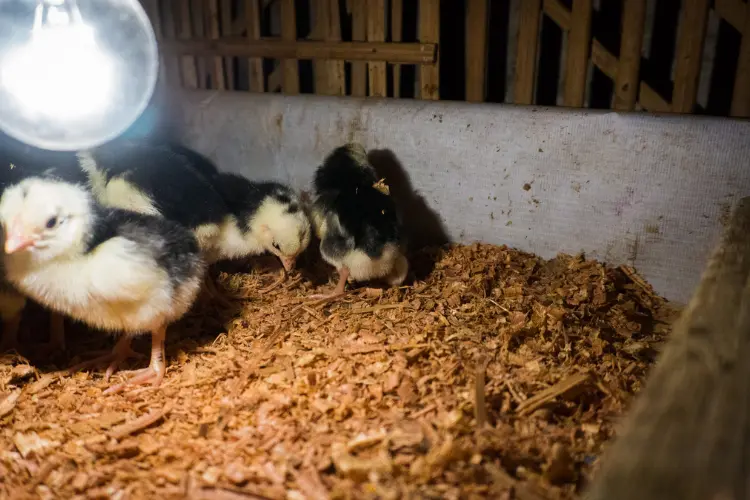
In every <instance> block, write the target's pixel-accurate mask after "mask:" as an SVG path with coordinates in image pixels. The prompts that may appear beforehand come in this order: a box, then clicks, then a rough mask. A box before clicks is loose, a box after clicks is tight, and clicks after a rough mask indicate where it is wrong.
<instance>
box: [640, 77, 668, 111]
mask: <svg viewBox="0 0 750 500" xmlns="http://www.w3.org/2000/svg"><path fill="white" fill-rule="evenodd" d="M638 104H640V105H641V107H642V108H643V109H645V110H646V111H649V112H651V113H668V112H669V111H670V110H671V109H672V108H671V107H670V105H669V103H668V102H667V101H665V100H664V99H663V98H662V97H661V96H660V95H659V94H657V93H656V91H655V90H654V89H652V88H651V87H650V86H649V85H648V84H647V83H646V82H641V85H640V96H639V98H638Z"/></svg>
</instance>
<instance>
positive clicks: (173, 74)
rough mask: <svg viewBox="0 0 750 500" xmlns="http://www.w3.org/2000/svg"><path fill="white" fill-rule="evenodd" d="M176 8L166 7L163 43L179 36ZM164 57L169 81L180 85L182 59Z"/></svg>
mask: <svg viewBox="0 0 750 500" xmlns="http://www.w3.org/2000/svg"><path fill="white" fill-rule="evenodd" d="M170 5H172V4H170ZM175 10H176V9H175V8H169V7H168V6H167V7H166V8H164V11H163V20H162V25H163V29H162V33H163V35H164V36H163V38H162V40H160V43H163V42H164V40H174V39H176V38H177V20H176V19H175ZM163 59H164V60H165V61H166V64H167V83H168V84H169V85H173V86H174V87H179V86H180V84H181V83H180V82H181V74H180V61H179V60H178V59H177V58H176V57H164V58H163Z"/></svg>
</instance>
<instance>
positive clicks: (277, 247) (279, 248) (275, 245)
mask: <svg viewBox="0 0 750 500" xmlns="http://www.w3.org/2000/svg"><path fill="white" fill-rule="evenodd" d="M273 247H274V248H275V249H276V250H278V251H279V252H280V251H281V247H280V246H279V244H278V243H276V242H274V243H273Z"/></svg>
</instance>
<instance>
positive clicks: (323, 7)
mask: <svg viewBox="0 0 750 500" xmlns="http://www.w3.org/2000/svg"><path fill="white" fill-rule="evenodd" d="M309 3H310V21H311V29H310V35H309V37H308V39H309V40H317V41H325V39H326V34H327V32H328V20H329V16H328V8H329V5H330V3H329V2H328V0H310V2H309ZM313 81H314V91H315V93H316V94H321V95H327V94H329V93H330V92H329V89H328V61H323V60H320V59H319V60H316V61H313Z"/></svg>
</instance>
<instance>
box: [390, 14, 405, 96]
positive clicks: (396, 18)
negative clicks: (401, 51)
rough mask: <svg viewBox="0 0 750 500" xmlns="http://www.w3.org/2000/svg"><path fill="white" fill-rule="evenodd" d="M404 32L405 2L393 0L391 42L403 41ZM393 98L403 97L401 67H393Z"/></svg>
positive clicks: (397, 65)
mask: <svg viewBox="0 0 750 500" xmlns="http://www.w3.org/2000/svg"><path fill="white" fill-rule="evenodd" d="M403 31H404V0H391V41H392V42H396V43H399V42H401V41H402V39H403V37H402V35H403ZM393 97H396V98H399V97H401V65H400V64H394V65H393Z"/></svg>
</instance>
